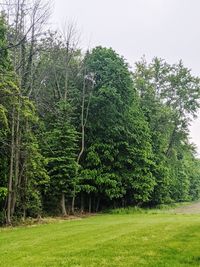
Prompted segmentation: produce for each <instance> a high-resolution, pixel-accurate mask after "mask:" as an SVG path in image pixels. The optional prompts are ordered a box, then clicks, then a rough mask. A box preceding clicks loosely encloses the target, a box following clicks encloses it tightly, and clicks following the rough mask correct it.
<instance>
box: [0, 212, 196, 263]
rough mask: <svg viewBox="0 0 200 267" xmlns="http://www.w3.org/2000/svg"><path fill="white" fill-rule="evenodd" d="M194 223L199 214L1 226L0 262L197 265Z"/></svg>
mask: <svg viewBox="0 0 200 267" xmlns="http://www.w3.org/2000/svg"><path fill="white" fill-rule="evenodd" d="M199 226H200V218H199V215H174V214H167V213H166V214H162V213H160V214H156V215H155V214H153V215H152V214H134V215H133V214H129V215H125V214H123V215H100V216H94V217H90V218H87V219H83V220H76V221H71V222H69V221H59V222H56V223H55V222H54V223H52V224H44V225H38V226H35V227H28V228H27V227H26V228H25V227H19V228H15V229H3V230H1V232H0V243H1V246H0V261H1V266H2V267H12V266H13V263H14V266H16V267H18V266H19V267H32V266H33V267H35V266H40V267H45V266H53V267H56V266H65V267H67V266H69V267H72V266H74V267H75V266H81V267H88V266H94V267H98V266H103V267H104V266H105V267H118V266H119V267H120V266H127V267H132V266H138V267H140V266H147V267H155V266H157V267H163V266H166V267H170V266H173V267H175V266H177V267H178V266H182V267H188V266H191V267H198V266H199V261H200V260H199V249H200V244H199V238H200V232H199ZM88 233H89V234H88ZM161 233H162V235H161ZM8 255H9V257H8Z"/></svg>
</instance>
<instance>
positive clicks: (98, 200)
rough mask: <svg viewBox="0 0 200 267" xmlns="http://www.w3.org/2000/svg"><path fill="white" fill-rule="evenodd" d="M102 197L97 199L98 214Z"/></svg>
mask: <svg viewBox="0 0 200 267" xmlns="http://www.w3.org/2000/svg"><path fill="white" fill-rule="evenodd" d="M99 205H100V197H98V198H97V205H96V212H98V211H99Z"/></svg>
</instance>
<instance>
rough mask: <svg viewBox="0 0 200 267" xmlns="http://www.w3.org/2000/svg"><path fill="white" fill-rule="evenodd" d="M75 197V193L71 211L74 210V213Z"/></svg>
mask: <svg viewBox="0 0 200 267" xmlns="http://www.w3.org/2000/svg"><path fill="white" fill-rule="evenodd" d="M75 198H76V196H75V195H74V196H73V197H72V208H71V212H72V214H74V207H75Z"/></svg>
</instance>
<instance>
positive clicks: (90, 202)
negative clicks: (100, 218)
mask: <svg viewBox="0 0 200 267" xmlns="http://www.w3.org/2000/svg"><path fill="white" fill-rule="evenodd" d="M91 211H92V197H91V196H89V213H91Z"/></svg>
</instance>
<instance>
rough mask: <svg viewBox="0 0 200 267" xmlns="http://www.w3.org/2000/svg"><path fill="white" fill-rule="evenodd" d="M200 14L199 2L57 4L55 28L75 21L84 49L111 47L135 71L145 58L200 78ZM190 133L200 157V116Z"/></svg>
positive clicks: (88, 0) (83, 0) (71, 0)
mask: <svg viewBox="0 0 200 267" xmlns="http://www.w3.org/2000/svg"><path fill="white" fill-rule="evenodd" d="M199 11H200V1H199V0H54V2H53V11H52V17H51V24H52V25H51V26H53V27H55V28H59V29H63V28H64V25H66V24H68V23H71V22H73V23H74V24H76V28H77V31H78V32H79V33H80V47H82V48H83V49H88V48H89V49H91V48H93V47H95V46H97V45H102V46H105V47H112V48H113V49H114V50H115V51H116V52H117V53H118V54H120V55H123V56H124V58H125V59H126V60H127V62H128V63H129V64H130V65H131V66H134V63H135V62H136V61H138V60H140V58H141V57H142V56H144V55H145V57H146V59H147V61H150V60H151V59H152V58H153V57H155V56H157V57H160V58H163V59H165V60H166V61H167V62H168V63H176V62H178V61H179V60H180V59H182V60H183V63H184V65H185V66H186V67H188V68H189V69H191V71H192V73H193V74H194V75H199V76H200V15H199ZM190 129H191V140H192V142H194V143H195V144H196V145H197V148H198V153H199V155H200V134H199V132H200V115H199V117H198V118H197V119H196V120H195V121H194V122H193V123H192V125H191V127H190Z"/></svg>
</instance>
